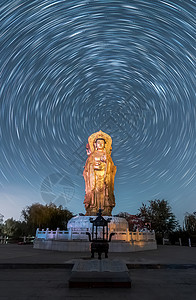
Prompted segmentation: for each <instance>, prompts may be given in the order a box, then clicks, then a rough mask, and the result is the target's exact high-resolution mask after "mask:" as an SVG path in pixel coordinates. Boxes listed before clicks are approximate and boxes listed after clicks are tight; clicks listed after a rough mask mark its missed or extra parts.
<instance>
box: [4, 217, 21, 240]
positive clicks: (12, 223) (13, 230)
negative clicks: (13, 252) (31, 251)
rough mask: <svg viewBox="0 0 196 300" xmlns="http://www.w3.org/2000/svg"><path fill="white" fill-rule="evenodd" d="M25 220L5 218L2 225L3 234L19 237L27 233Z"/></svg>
mask: <svg viewBox="0 0 196 300" xmlns="http://www.w3.org/2000/svg"><path fill="white" fill-rule="evenodd" d="M25 225H26V224H25V222H21V221H16V220H14V219H13V218H10V219H7V220H6V221H5V223H4V225H3V227H2V232H3V234H4V235H6V236H9V237H13V238H19V237H21V236H24V235H27V231H26V226H25Z"/></svg>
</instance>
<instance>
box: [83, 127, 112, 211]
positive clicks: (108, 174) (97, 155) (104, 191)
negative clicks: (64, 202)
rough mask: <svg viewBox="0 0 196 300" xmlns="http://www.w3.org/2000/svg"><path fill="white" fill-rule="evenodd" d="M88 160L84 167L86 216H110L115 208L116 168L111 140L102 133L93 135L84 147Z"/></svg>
mask: <svg viewBox="0 0 196 300" xmlns="http://www.w3.org/2000/svg"><path fill="white" fill-rule="evenodd" d="M86 150H87V155H88V158H87V160H86V164H85V167H84V172H83V176H84V180H85V200H84V204H85V209H86V216H96V215H97V213H98V210H99V208H101V209H102V215H106V216H111V212H112V209H113V207H114V206H115V197H114V177H115V174H116V166H115V165H114V163H113V161H112V158H111V151H112V139H111V137H110V136H109V135H108V134H106V133H104V132H102V131H101V130H100V131H99V132H96V133H93V134H92V135H91V136H89V138H88V144H87V146H86Z"/></svg>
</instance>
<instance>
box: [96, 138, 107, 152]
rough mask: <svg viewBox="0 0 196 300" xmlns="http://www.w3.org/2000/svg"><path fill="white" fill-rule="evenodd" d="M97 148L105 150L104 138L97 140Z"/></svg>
mask: <svg viewBox="0 0 196 300" xmlns="http://www.w3.org/2000/svg"><path fill="white" fill-rule="evenodd" d="M96 148H97V150H103V149H104V148H105V141H104V140H96Z"/></svg>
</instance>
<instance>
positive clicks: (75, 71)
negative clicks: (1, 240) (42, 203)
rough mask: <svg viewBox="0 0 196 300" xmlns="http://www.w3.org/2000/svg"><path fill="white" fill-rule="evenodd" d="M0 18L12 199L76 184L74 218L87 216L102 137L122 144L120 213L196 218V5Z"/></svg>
mask: <svg viewBox="0 0 196 300" xmlns="http://www.w3.org/2000/svg"><path fill="white" fill-rule="evenodd" d="M0 10H1V31H0V33H1V43H0V57H1V85H0V96H1V99H0V141H1V144H0V145H1V151H0V164H1V168H0V189H2V193H3V195H6V193H8V194H9V189H10V186H12V188H13V186H17V189H19V190H20V191H22V189H23V187H24V186H26V187H25V188H26V189H27V190H28V188H27V186H31V189H32V190H33V191H34V193H35V195H36V193H37V195H38V194H39V195H40V185H41V182H42V181H43V180H44V178H47V176H49V175H50V174H53V173H54V172H58V173H62V174H63V173H66V174H67V175H69V178H70V179H71V180H72V182H73V183H74V185H75V188H76V193H75V196H74V197H75V198H74V199H73V201H71V202H70V204H69V205H70V206H69V208H70V210H72V211H74V212H75V213H77V212H79V211H81V210H82V209H83V204H82V202H83V195H84V185H83V179H82V168H83V166H84V163H85V160H86V152H85V145H86V143H87V139H88V136H89V135H90V134H92V133H93V132H96V131H98V130H100V129H101V130H103V131H105V132H106V133H108V134H110V135H111V137H112V139H113V160H114V163H115V165H116V166H117V175H116V179H115V194H116V202H117V207H116V213H117V212H119V211H128V212H130V213H136V212H137V209H138V208H139V206H140V204H141V202H142V201H143V202H145V201H147V200H151V199H154V198H165V199H167V200H169V202H170V204H171V205H172V207H173V209H174V213H175V212H176V213H177V215H179V217H181V218H182V216H183V213H184V212H186V211H190V212H191V211H194V210H195V201H196V200H195V196H196V125H195V124H196V122H195V120H196V100H195V90H196V89H195V82H196V80H195V79H196V78H195V77H196V76H195V53H196V51H195V46H196V39H195V32H196V25H195V16H196V3H195V1H191V0H186V1H179V0H175V1H168V0H165V1H161V0H157V1H145V0H137V1H136V0H135V1H134V0H133V1H125V0H121V1H118V0H117V1H109V0H105V1H101V0H95V1H93V0H91V1H90V0H89V1H84V0H83V1H80V0H78V1H75V0H71V1H69V0H68V1H65V0H64V1H63V0H56V1H52V0H44V1H39V0H31V1H28V0H27V1H22V0H12V1H11V0H10V1H8V0H6V1H5V0H2V1H1V4H0ZM67 175H66V176H67ZM30 194H31V191H30V190H29V197H30ZM77 195H78V196H77ZM35 198H36V196H35ZM25 199H26V200H24V201H23V202H22V203H20V204H18V207H19V208H20V210H21V209H22V206H24V205H25V203H26V204H29V202H28V201H31V200H28V192H27V195H26V198H25ZM29 199H30V198H29ZM40 199H41V198H40ZM33 200H34V199H33ZM33 200H32V201H33ZM16 201H17V200H16ZM25 201H26V202H25ZM0 203H1V207H2V208H1V211H0V212H2V213H3V214H5V212H4V211H5V210H6V204H5V201H4V199H3V197H2V196H1V194H0ZM7 205H9V201H8V204H7Z"/></svg>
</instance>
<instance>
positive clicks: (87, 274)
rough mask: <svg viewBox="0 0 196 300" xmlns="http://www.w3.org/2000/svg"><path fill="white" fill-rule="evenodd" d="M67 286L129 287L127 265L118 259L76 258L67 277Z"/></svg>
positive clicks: (129, 280)
mask: <svg viewBox="0 0 196 300" xmlns="http://www.w3.org/2000/svg"><path fill="white" fill-rule="evenodd" d="M69 287H71V288H74V287H89V288H92V287H95V288H97V287H110V288H111V287H114V288H118V287H120V288H122V287H123V288H125V287H127V288H130V287H131V279H130V276H129V273H128V269H127V266H126V264H125V263H124V262H122V261H120V260H110V259H103V260H89V261H83V260H78V261H77V262H76V263H75V265H74V267H73V269H72V274H71V277H70V279H69Z"/></svg>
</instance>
